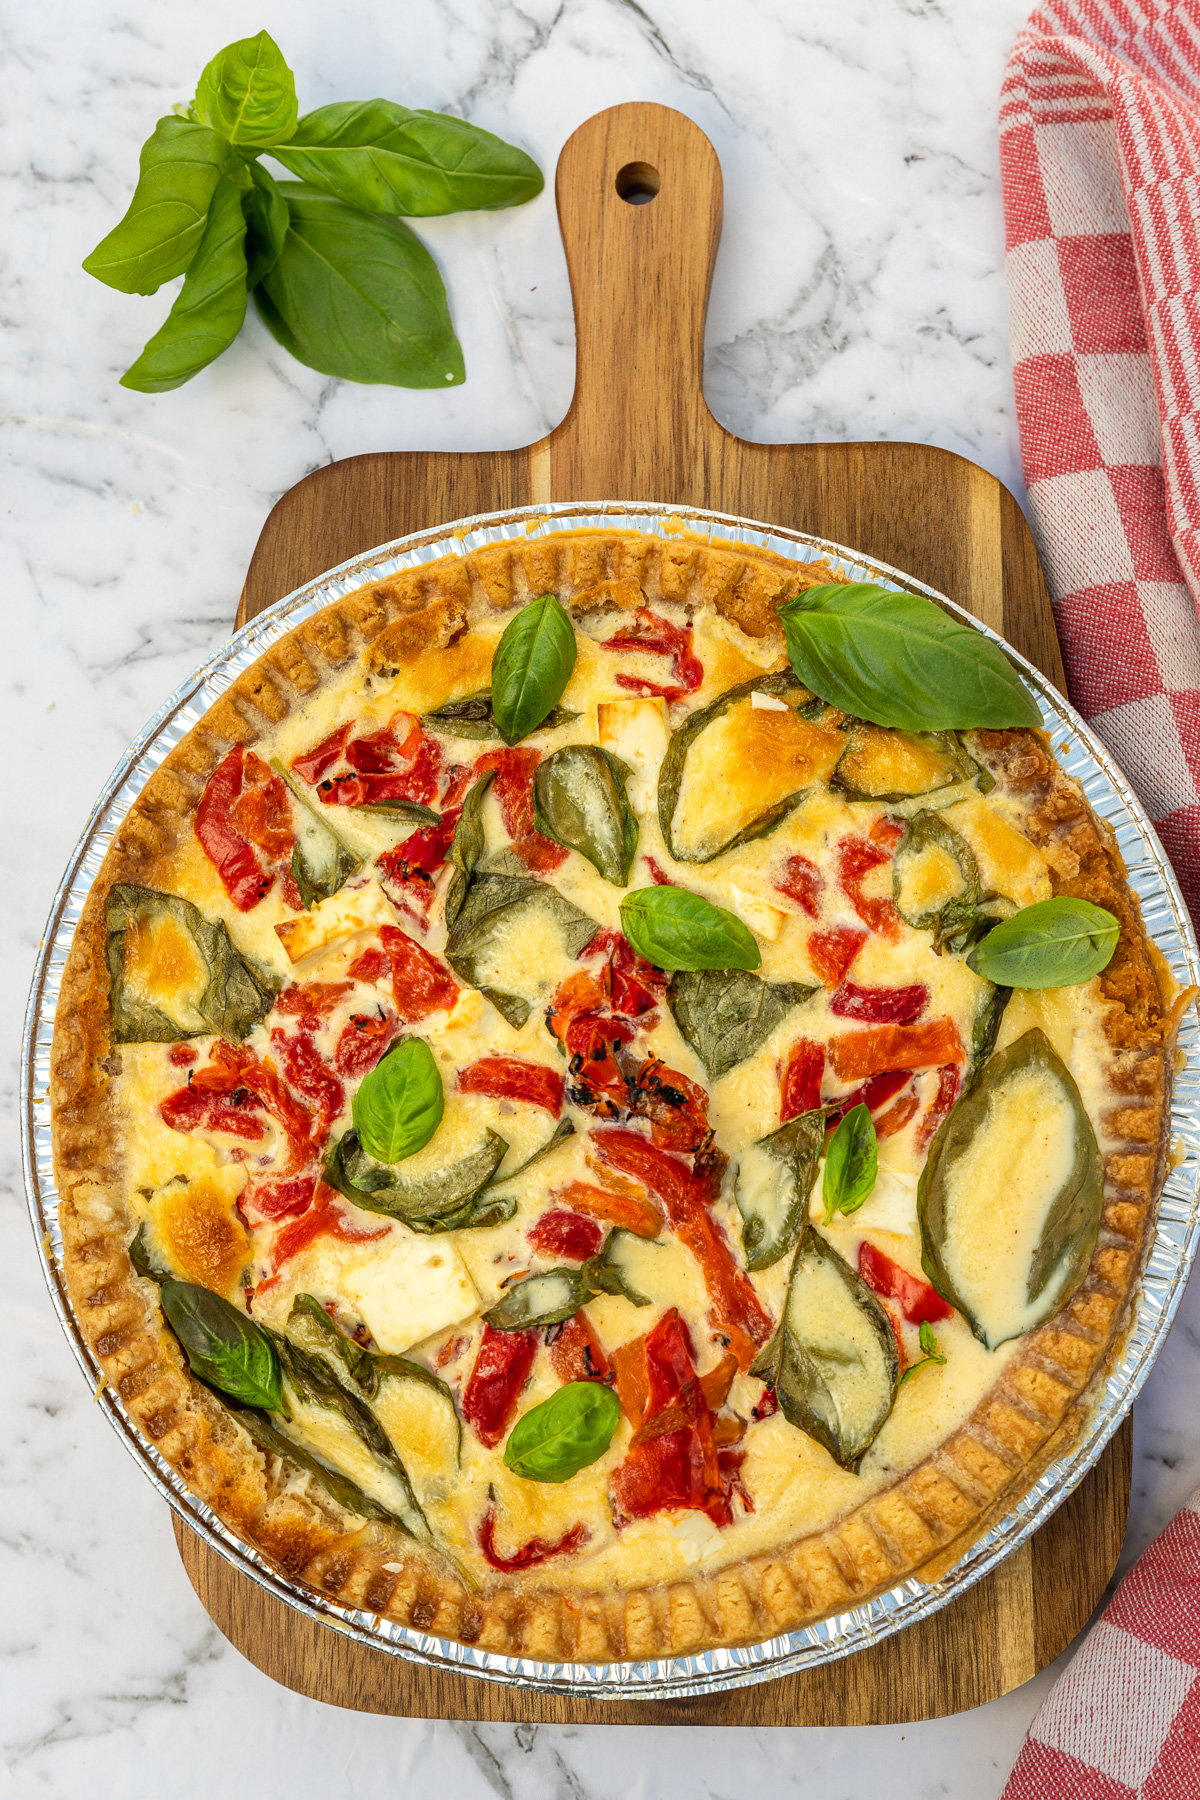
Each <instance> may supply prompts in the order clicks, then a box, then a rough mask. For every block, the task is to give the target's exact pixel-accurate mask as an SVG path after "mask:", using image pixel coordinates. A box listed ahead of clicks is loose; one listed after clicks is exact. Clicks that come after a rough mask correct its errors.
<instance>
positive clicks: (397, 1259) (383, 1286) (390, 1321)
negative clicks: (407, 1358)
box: [338, 1227, 480, 1356]
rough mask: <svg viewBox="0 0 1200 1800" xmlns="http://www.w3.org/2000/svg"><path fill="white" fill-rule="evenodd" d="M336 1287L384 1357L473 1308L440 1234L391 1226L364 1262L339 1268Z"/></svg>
mask: <svg viewBox="0 0 1200 1800" xmlns="http://www.w3.org/2000/svg"><path fill="white" fill-rule="evenodd" d="M338 1288H339V1291H340V1293H341V1295H342V1297H343V1299H345V1300H346V1301H347V1302H348V1303H349V1304H350V1305H351V1306H352V1307H353V1308H354V1310H355V1311H356V1312H357V1313H358V1315H359V1317H360V1318H361V1320H362V1322H363V1324H364V1325H365V1326H366V1328H367V1330H368V1331H369V1332H370V1333H371V1336H372V1337H373V1338H374V1339H375V1342H376V1343H377V1344H378V1345H379V1348H380V1349H381V1350H382V1351H383V1352H384V1353H385V1354H386V1355H389V1356H399V1355H401V1354H402V1353H403V1352H404V1351H405V1350H408V1349H410V1348H411V1346H412V1345H413V1344H419V1343H422V1342H423V1341H424V1339H425V1338H427V1337H432V1336H433V1334H434V1332H435V1331H445V1330H446V1329H447V1328H448V1327H449V1326H451V1325H461V1324H462V1322H463V1320H464V1319H470V1318H472V1317H474V1315H475V1314H476V1313H477V1312H478V1311H479V1306H480V1301H479V1294H478V1291H477V1290H476V1287H475V1284H474V1282H473V1281H472V1280H471V1277H470V1276H469V1275H468V1273H467V1266H466V1264H465V1263H464V1262H463V1259H462V1257H461V1256H460V1255H459V1254H458V1251H457V1250H456V1249H455V1248H454V1245H453V1244H452V1243H450V1241H449V1239H448V1238H446V1237H418V1236H417V1234H416V1233H415V1232H411V1231H405V1230H404V1229H403V1228H401V1227H397V1228H396V1230H394V1231H393V1233H392V1236H391V1238H390V1239H389V1240H388V1242H387V1243H386V1244H385V1245H383V1246H381V1248H380V1249H378V1250H377V1251H376V1252H375V1254H374V1256H372V1258H371V1260H370V1261H369V1262H365V1263H360V1264H359V1265H358V1266H357V1267H354V1268H349V1269H345V1270H343V1272H342V1274H341V1276H340V1278H339V1281H338Z"/></svg>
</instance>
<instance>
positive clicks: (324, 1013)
mask: <svg viewBox="0 0 1200 1800" xmlns="http://www.w3.org/2000/svg"><path fill="white" fill-rule="evenodd" d="M352 986H353V983H352V982H349V981H309V982H298V983H297V984H296V986H295V987H289V988H284V990H283V992H282V993H281V994H279V995H278V996H277V997H276V1000H275V1005H274V1007H273V1008H272V1011H273V1012H276V1013H282V1014H284V1015H285V1017H288V1018H294V1019H295V1020H296V1022H297V1024H298V1025H300V1026H302V1027H303V1029H304V1030H305V1031H319V1030H320V1028H321V1026H322V1025H323V1024H324V1022H325V1020H326V1019H327V1018H328V1017H329V1015H330V1014H331V1013H332V1012H334V1011H336V1009H337V1006H338V1004H339V1002H340V1001H342V1000H344V999H345V997H346V995H347V994H348V993H349V992H350V990H351V988H352Z"/></svg>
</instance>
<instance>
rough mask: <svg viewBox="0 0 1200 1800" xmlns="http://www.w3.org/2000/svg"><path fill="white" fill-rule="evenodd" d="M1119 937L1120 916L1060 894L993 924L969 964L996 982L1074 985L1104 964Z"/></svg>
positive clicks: (1028, 985) (1024, 985) (1001, 984)
mask: <svg viewBox="0 0 1200 1800" xmlns="http://www.w3.org/2000/svg"><path fill="white" fill-rule="evenodd" d="M1120 937H1121V926H1120V922H1119V920H1117V919H1115V918H1114V917H1113V915H1112V913H1110V912H1107V911H1106V910H1105V909H1104V907H1102V906H1095V905H1093V904H1092V902H1091V901H1090V900H1077V899H1075V898H1074V896H1073V895H1070V894H1058V895H1056V896H1055V898H1054V899H1053V900H1039V901H1037V902H1036V904H1035V905H1033V906H1023V907H1022V908H1021V910H1020V912H1016V913H1014V914H1013V915H1012V917H1011V918H1010V919H1005V920H1004V921H1003V923H1002V924H999V925H997V926H996V928H995V929H994V930H993V931H990V932H989V933H988V935H987V937H985V938H984V940H983V942H982V943H981V944H977V945H976V946H975V948H974V950H972V952H971V954H970V955H969V956H968V958H967V965H968V967H969V968H972V969H974V971H975V973H976V974H977V975H982V976H983V977H984V979H985V980H987V981H994V982H995V983H996V985H997V987H1014V988H1059V987H1074V986H1075V985H1076V983H1078V982H1081V981H1090V980H1091V978H1092V976H1093V975H1098V974H1099V973H1100V971H1101V969H1107V967H1108V965H1109V963H1110V962H1111V961H1112V959H1113V954H1114V952H1115V951H1116V948H1117V944H1118V942H1119V941H1120Z"/></svg>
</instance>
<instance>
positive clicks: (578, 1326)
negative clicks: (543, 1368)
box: [546, 1312, 616, 1387]
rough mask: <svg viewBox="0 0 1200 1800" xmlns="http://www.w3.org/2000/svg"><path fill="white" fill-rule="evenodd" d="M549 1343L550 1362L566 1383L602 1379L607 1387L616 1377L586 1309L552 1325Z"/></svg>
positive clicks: (547, 1338)
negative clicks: (563, 1322) (560, 1323)
mask: <svg viewBox="0 0 1200 1800" xmlns="http://www.w3.org/2000/svg"><path fill="white" fill-rule="evenodd" d="M546 1344H547V1346H548V1348H549V1351H550V1366H551V1367H552V1368H553V1370H554V1373H555V1374H556V1375H557V1376H558V1379H559V1380H560V1381H561V1382H563V1383H564V1385H565V1384H566V1383H567V1382H568V1381H602V1382H603V1383H604V1384H605V1386H606V1387H607V1386H611V1384H612V1383H613V1381H615V1379H616V1377H615V1376H614V1374H613V1370H612V1364H611V1363H610V1362H609V1360H608V1358H607V1356H605V1354H604V1351H603V1349H602V1348H601V1345H600V1339H599V1338H598V1337H597V1336H596V1334H595V1332H594V1331H593V1330H592V1327H591V1325H590V1324H589V1322H588V1316H587V1314H586V1313H584V1312H577V1313H574V1314H573V1315H572V1317H571V1318H569V1319H568V1320H567V1322H566V1324H565V1325H552V1326H551V1327H550V1329H549V1331H548V1332H547V1333H546Z"/></svg>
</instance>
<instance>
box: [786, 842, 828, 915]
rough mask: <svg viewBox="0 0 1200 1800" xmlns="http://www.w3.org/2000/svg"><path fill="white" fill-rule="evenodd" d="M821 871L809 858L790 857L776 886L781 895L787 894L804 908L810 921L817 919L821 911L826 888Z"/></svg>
mask: <svg viewBox="0 0 1200 1800" xmlns="http://www.w3.org/2000/svg"><path fill="white" fill-rule="evenodd" d="M824 885H825V884H824V881H823V879H822V876H821V871H820V869H818V867H817V865H816V863H815V862H810V861H809V860H808V857H807V856H789V857H788V859H787V861H786V863H785V864H784V865H783V873H782V875H781V876H780V878H779V880H778V881H777V882H776V883H775V886H776V888H777V890H778V891H779V893H781V894H786V895H787V897H788V899H789V900H794V901H795V902H796V905H797V906H802V907H803V908H804V910H805V912H806V913H807V914H808V916H809V918H810V919H815V918H816V917H817V916H818V914H819V913H820V910H821V889H822V888H823V887H824Z"/></svg>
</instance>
